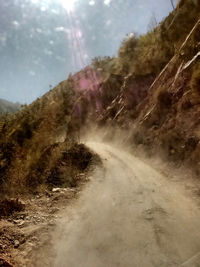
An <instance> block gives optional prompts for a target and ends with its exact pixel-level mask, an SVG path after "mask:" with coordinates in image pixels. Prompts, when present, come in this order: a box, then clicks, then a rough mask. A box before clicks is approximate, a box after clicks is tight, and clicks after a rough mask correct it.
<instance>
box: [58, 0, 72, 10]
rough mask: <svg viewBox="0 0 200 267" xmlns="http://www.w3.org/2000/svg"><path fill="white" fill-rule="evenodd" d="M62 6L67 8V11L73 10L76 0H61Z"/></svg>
mask: <svg viewBox="0 0 200 267" xmlns="http://www.w3.org/2000/svg"><path fill="white" fill-rule="evenodd" d="M60 1H61V4H62V6H63V7H64V8H65V9H66V10H67V12H72V11H73V10H74V4H75V2H76V0H60Z"/></svg>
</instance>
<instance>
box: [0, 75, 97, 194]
mask: <svg viewBox="0 0 200 267" xmlns="http://www.w3.org/2000/svg"><path fill="white" fill-rule="evenodd" d="M78 95H79V94H78V93H76V92H75V91H74V90H73V89H72V82H71V81H70V79H68V80H67V81H64V82H62V83H60V84H59V85H58V86H57V87H56V88H55V89H54V90H51V91H50V92H49V93H47V94H46V95H44V96H43V97H42V98H40V99H38V100H36V101H35V102H33V103H32V104H31V105H29V106H26V107H24V108H23V109H22V110H21V111H19V112H18V113H16V114H13V115H10V116H8V117H5V118H4V120H2V122H1V123H2V125H3V127H2V129H1V132H0V184H1V193H6V194H13V195H16V194H18V193H27V192H37V191H38V190H40V189H42V188H45V187H46V186H47V187H48V186H53V185H54V186H55V185H56V186H59V185H60V186H61V185H64V184H65V185H68V186H75V185H76V183H77V177H78V176H77V175H78V173H80V172H81V171H84V170H85V169H86V168H87V166H88V164H89V162H90V160H91V157H92V155H91V153H90V152H89V151H88V150H87V149H86V148H85V147H84V146H82V145H77V141H78V136H77V134H75V131H76V123H75V122H74V121H73V123H72V120H73V118H72V117H73V112H75V111H74V107H75V103H76V100H77V99H78V98H79V96H78ZM75 113H76V112H75Z"/></svg>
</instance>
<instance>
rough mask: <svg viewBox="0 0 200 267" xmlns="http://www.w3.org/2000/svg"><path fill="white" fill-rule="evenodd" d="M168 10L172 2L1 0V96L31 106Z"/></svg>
mask: <svg viewBox="0 0 200 267" xmlns="http://www.w3.org/2000/svg"><path fill="white" fill-rule="evenodd" d="M176 2H177V1H176V0H174V3H175V4H176ZM171 11H172V5H171V3H170V0H156V1H155V0H0V81H1V83H0V98H4V99H7V100H9V101H12V102H20V103H31V102H32V101H33V100H35V99H36V98H37V97H40V96H42V95H43V94H44V93H45V92H47V91H48V90H49V89H50V87H51V86H55V85H57V84H58V83H59V82H61V81H62V80H64V79H66V78H67V77H68V75H69V74H70V73H72V74H73V73H75V72H77V71H79V70H80V69H82V68H83V67H84V66H86V65H88V64H89V63H90V62H91V59H92V58H94V57H97V56H116V55H117V51H118V49H119V46H120V44H121V42H122V40H123V39H124V38H125V36H126V35H127V34H129V33H133V32H135V33H137V34H143V33H145V32H146V31H147V30H148V25H149V23H150V21H151V19H152V17H156V20H157V21H158V22H160V21H162V19H163V18H164V17H166V16H167V15H168V14H169V12H171Z"/></svg>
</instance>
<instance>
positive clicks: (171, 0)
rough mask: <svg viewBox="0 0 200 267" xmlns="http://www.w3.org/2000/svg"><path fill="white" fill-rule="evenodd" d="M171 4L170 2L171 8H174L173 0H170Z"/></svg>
mask: <svg viewBox="0 0 200 267" xmlns="http://www.w3.org/2000/svg"><path fill="white" fill-rule="evenodd" d="M170 2H171V4H172V7H173V10H174V9H175V6H174V1H173V0H170Z"/></svg>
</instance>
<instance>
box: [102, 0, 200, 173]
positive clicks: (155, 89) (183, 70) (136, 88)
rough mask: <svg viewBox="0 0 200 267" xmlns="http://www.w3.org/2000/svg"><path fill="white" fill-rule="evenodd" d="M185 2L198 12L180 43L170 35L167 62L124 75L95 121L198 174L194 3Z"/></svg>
mask: <svg viewBox="0 0 200 267" xmlns="http://www.w3.org/2000/svg"><path fill="white" fill-rule="evenodd" d="M189 2H191V3H189ZM193 2H195V3H193ZM187 5H191V7H193V8H194V6H196V7H197V9H198V12H197V13H195V14H196V15H195V17H194V18H193V19H194V20H193V23H192V22H191V20H190V22H189V23H190V25H191V28H190V30H189V31H188V32H187V33H186V32H185V33H184V34H183V36H184V39H183V36H181V39H182V40H183V41H182V42H181V44H180V40H177V39H176V42H175V43H174V44H176V49H175V51H174V55H173V56H172V57H171V59H170V60H169V62H168V63H167V64H166V66H165V67H164V68H163V69H162V71H161V72H160V73H159V74H158V75H157V76H156V77H155V74H154V73H152V74H148V75H140V76H138V75H136V74H135V73H134V72H132V73H129V74H128V75H126V76H125V78H124V82H123V86H122V87H121V89H120V93H119V94H118V96H117V97H116V99H115V100H114V101H113V102H112V103H111V105H109V107H107V109H106V110H105V111H104V114H103V117H102V118H101V119H100V124H106V125H109V124H110V123H111V122H112V125H117V126H118V127H120V128H124V129H126V130H130V129H131V135H130V141H131V142H133V143H135V144H136V145H143V146H144V147H145V148H146V149H147V150H148V151H151V153H152V154H154V153H156V152H161V151H162V152H164V154H165V155H166V156H167V158H168V159H170V160H172V161H174V162H179V163H183V162H184V163H187V166H190V167H192V168H193V169H194V170H195V171H196V173H197V174H199V173H200V21H199V20H198V18H199V15H200V12H199V11H200V3H199V2H198V1H197V2H196V1H188V2H187ZM181 8H183V9H185V2H184V1H180V3H179V5H178V7H177V9H176V10H175V14H174V18H175V19H177V17H178V16H180V13H179V10H180V9H181ZM196 11H197V10H196ZM196 11H195V12H196ZM191 12H192V10H191ZM170 16H171V15H170ZM180 17H181V16H180ZM166 20H167V19H166ZM166 20H165V21H164V22H163V23H166ZM185 21H187V18H185ZM177 22H179V23H181V20H180V21H179V20H178V21H177ZM185 23H186V22H185ZM161 27H162V25H161ZM174 44H173V43H172V45H174ZM160 53H162V51H160Z"/></svg>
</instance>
